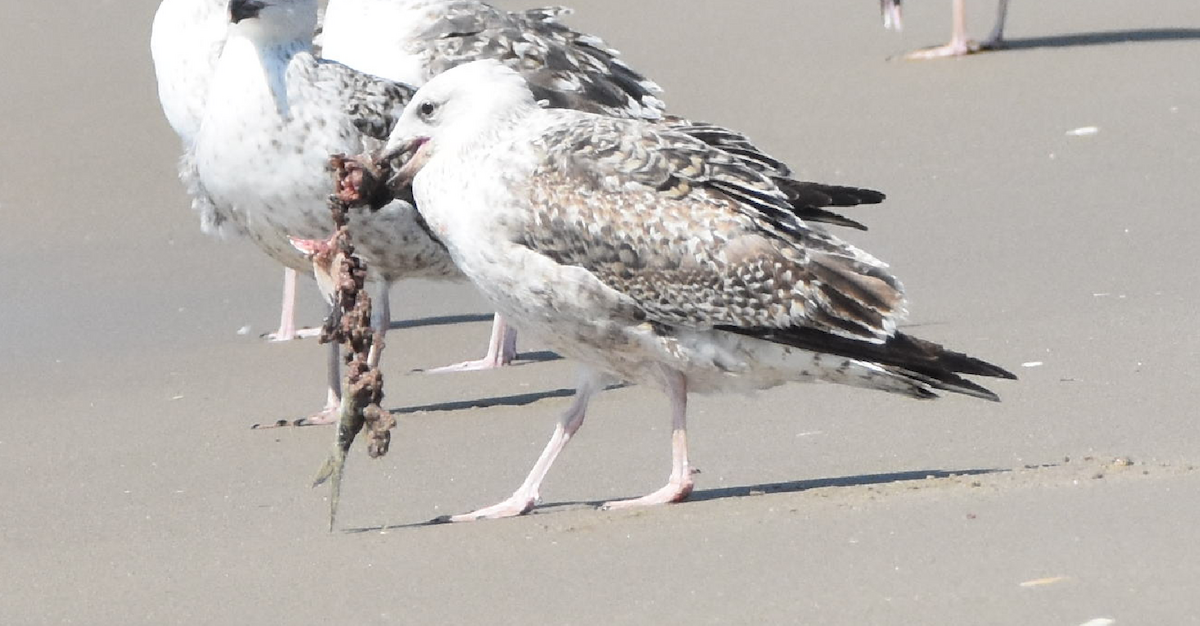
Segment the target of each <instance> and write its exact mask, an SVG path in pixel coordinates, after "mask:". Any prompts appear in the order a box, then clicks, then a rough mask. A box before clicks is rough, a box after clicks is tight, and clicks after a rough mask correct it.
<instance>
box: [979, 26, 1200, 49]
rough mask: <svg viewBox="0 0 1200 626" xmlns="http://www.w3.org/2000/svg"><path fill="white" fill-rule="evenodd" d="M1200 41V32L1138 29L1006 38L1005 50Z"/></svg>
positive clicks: (1178, 29)
mask: <svg viewBox="0 0 1200 626" xmlns="http://www.w3.org/2000/svg"><path fill="white" fill-rule="evenodd" d="M1198 39H1200V29H1196V28H1137V29H1131V30H1109V31H1100V32H1094V33H1072V34H1067V35H1048V36H1045V37H1017V38H1013V39H1008V38H1006V39H1005V40H1004V46H1003V47H1002V48H1000V50H1001V51H1003V50H1032V49H1034V48H1073V47H1078V46H1107V45H1112V44H1122V43H1153V42H1164V41H1188V40H1198Z"/></svg>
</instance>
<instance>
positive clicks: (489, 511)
mask: <svg viewBox="0 0 1200 626" xmlns="http://www.w3.org/2000/svg"><path fill="white" fill-rule="evenodd" d="M605 380H606V379H605V377H603V376H601V375H599V374H597V373H596V372H592V371H590V370H583V371H581V375H580V377H579V386H578V387H577V388H576V389H575V398H574V399H573V400H572V401H571V406H570V407H569V408H568V409H567V410H566V412H565V413H563V414H562V416H561V417H560V418H559V420H558V425H557V426H555V427H554V434H553V435H551V437H550V441H549V442H548V443H547V444H546V447H545V449H543V450H542V455H541V456H540V457H538V460H537V463H534V464H533V469H532V470H530V472H529V475H528V476H526V477H525V482H523V483H521V486H520V487H518V488H517V490H516V491H514V492H513V494H512V495H511V496H509V497H508V499H507V500H504V501H503V502H500V503H497V504H494V505H492V506H489V507H485V508H482V509H479V510H477V511H471V512H470V513H464V514H462V515H455V516H453V517H450V518H447V519H446V520H445V521H450V522H470V521H474V520H479V519H497V518H501V517H514V516H517V515H521V514H524V513H528V512H529V511H530V509H532V508H533V506H534V505H535V504H537V501H538V491H539V489H540V488H541V485H542V480H544V479H545V478H546V473H547V472H549V471H550V466H551V465H553V464H554V459H556V458H558V453H559V452H562V449H563V448H564V447H566V445H567V442H569V441H570V440H571V437H573V436H574V435H575V433H576V432H577V431H578V430H579V427H580V426H582V425H583V418H584V417H585V416H586V415H587V406H588V402H589V401H590V400H591V398H592V396H593V395H595V393H596V392H597V391H599V390H601V389H603V388H604V383H605Z"/></svg>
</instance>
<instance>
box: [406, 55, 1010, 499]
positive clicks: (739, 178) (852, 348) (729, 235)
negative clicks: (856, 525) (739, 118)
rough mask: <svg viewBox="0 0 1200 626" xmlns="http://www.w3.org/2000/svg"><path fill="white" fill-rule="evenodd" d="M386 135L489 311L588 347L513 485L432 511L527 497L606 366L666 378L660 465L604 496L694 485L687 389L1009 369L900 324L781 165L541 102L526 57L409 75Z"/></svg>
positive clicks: (927, 379) (577, 348)
mask: <svg viewBox="0 0 1200 626" xmlns="http://www.w3.org/2000/svg"><path fill="white" fill-rule="evenodd" d="M702 132H708V131H702ZM714 132H716V131H714ZM726 140H730V141H733V143H734V144H737V143H738V142H737V141H736V140H732V139H731V138H728V137H727V138H726ZM387 150H388V152H389V153H402V154H405V155H409V156H407V157H406V158H407V163H406V164H405V165H404V166H403V167H402V169H401V170H400V171H401V173H402V174H403V176H405V177H411V179H412V186H413V192H414V197H415V198H416V201H417V206H419V207H420V210H421V212H422V214H423V215H425V217H426V220H427V222H428V223H429V225H430V227H431V228H432V229H433V231H434V232H435V233H436V234H437V236H438V237H439V238H440V239H441V240H442V241H444V242H445V243H446V246H447V249H448V250H449V251H450V254H451V255H452V256H453V257H454V260H455V262H456V263H457V264H458V266H459V267H460V268H461V269H462V270H463V272H464V273H465V274H466V275H467V276H468V277H469V278H470V279H471V280H472V281H473V282H474V283H475V284H476V286H477V287H478V288H479V289H480V290H481V291H482V292H483V293H484V294H485V295H487V296H488V298H489V299H490V300H491V301H492V303H493V304H494V305H495V306H496V308H497V310H498V311H500V312H501V313H503V314H504V315H505V316H506V317H507V318H508V319H509V320H510V321H512V322H513V323H514V324H516V325H517V326H518V327H520V328H522V329H523V330H527V331H530V332H533V333H534V334H537V335H539V336H540V337H541V338H542V339H543V340H544V341H546V342H547V343H548V344H550V345H551V346H552V347H553V348H554V349H555V350H557V351H559V352H560V353H562V354H563V355H565V356H568V357H570V358H573V359H575V360H577V361H579V362H580V363H581V364H582V367H581V370H582V374H581V377H580V385H579V388H578V389H577V392H576V397H575V401H574V402H573V403H572V405H571V407H570V408H569V409H568V410H567V411H566V412H565V413H564V414H563V415H562V416H561V418H560V420H559V423H558V425H557V427H556V428H555V430H554V434H553V435H552V436H551V438H550V441H549V442H548V443H547V444H546V447H545V448H544V449H543V451H542V454H541V456H540V457H539V458H538V460H537V462H536V463H534V466H533V468H532V469H531V470H530V472H529V475H528V476H527V477H526V478H525V480H524V481H523V482H522V484H521V485H520V487H518V488H517V489H516V491H514V492H513V494H512V495H511V496H509V497H508V498H506V499H505V500H503V501H501V502H499V503H497V504H495V505H492V506H488V507H484V508H481V509H477V510H475V511H472V512H470V513H465V514H462V515H455V516H451V517H448V518H445V520H444V521H450V522H464V521H471V520H477V519H485V518H498V517H509V516H513V515H521V514H523V513H526V512H528V511H530V510H531V509H533V507H534V506H535V505H536V503H537V501H538V497H539V490H540V486H541V483H542V481H543V480H544V479H545V477H546V475H547V473H548V472H549V469H550V467H551V465H552V464H553V463H554V460H555V459H556V458H557V457H558V455H559V454H560V453H561V452H562V450H563V449H564V448H565V446H566V444H567V443H568V442H569V441H570V440H571V438H572V437H573V436H574V434H575V433H576V432H577V431H578V429H579V428H580V426H581V425H582V423H583V420H584V417H585V415H586V411H587V405H588V401H589V398H590V397H591V396H592V395H593V394H594V393H595V392H596V391H597V390H598V389H600V388H601V386H602V385H603V383H604V381H605V380H606V379H607V378H609V377H617V378H621V379H624V380H627V381H631V382H637V383H649V384H653V385H655V386H658V387H659V388H661V389H662V390H663V391H664V392H665V393H666V395H667V397H668V398H669V400H670V403H671V429H672V432H671V473H670V477H669V479H668V481H667V484H666V485H664V486H663V487H662V488H660V489H657V490H655V491H653V492H651V493H649V494H647V495H645V496H643V497H641V498H635V499H632V500H621V501H616V502H609V503H606V504H604V505H603V506H604V507H605V508H628V507H636V506H650V505H657V504H665V503H669V502H678V501H680V500H683V499H685V498H687V497H688V494H690V493H691V491H692V488H693V479H692V471H691V466H690V464H689V461H688V446H687V428H686V422H687V420H686V415H687V396H688V393H689V392H717V391H752V390H755V389H765V388H768V387H772V386H775V385H779V384H783V383H785V382H789V381H825V382H832V383H839V384H846V385H853V386H857V387H864V388H869V389H877V390H882V391H888V392H892V393H898V394H903V395H907V396H910V397H914V398H933V397H936V396H937V393H936V391H937V390H949V391H955V392H959V393H963V394H968V395H973V396H976V397H980V398H985V399H990V400H996V399H998V398H997V397H996V396H995V394H993V393H992V392H991V391H989V390H987V389H984V388H983V387H981V386H979V385H977V384H975V383H972V382H971V381H968V380H966V379H965V378H962V377H961V376H959V375H958V373H968V374H980V375H984V376H999V377H1009V378H1011V377H1012V375H1011V374H1009V373H1008V372H1006V371H1005V370H1003V369H1001V368H999V367H996V366H994V365H991V364H988V363H985V362H983V361H980V360H978V359H973V358H971V357H968V356H966V355H963V354H959V353H956V352H951V351H948V350H945V349H943V348H942V347H941V346H937V345H936V344H932V343H929V342H924V341H921V340H919V339H915V338H912V337H908V336H906V335H904V334H902V333H899V332H897V331H896V323H897V321H898V320H899V319H901V318H902V317H903V315H904V296H903V292H902V289H901V287H900V283H899V282H898V281H897V280H896V279H895V278H894V277H892V276H891V275H890V274H889V273H888V272H887V269H886V266H885V265H884V264H883V263H881V262H880V261H878V260H876V259H874V258H873V257H871V256H870V255H868V254H866V253H865V252H862V251H861V250H858V249H857V248H854V247H853V246H851V245H849V244H847V243H845V242H842V241H840V240H838V239H836V238H835V237H833V236H831V235H829V234H828V233H826V232H824V231H823V230H821V229H820V228H819V227H814V226H811V225H809V224H806V223H805V222H803V221H801V220H800V219H799V218H798V217H797V213H798V212H797V211H796V210H795V208H796V207H794V206H793V204H792V201H791V199H790V198H789V194H788V193H787V192H786V191H784V190H783V189H781V188H780V186H779V185H778V184H777V183H776V182H775V180H774V179H773V178H772V175H771V173H772V172H774V171H776V170H777V169H778V168H779V167H782V165H781V164H779V165H778V166H776V165H772V164H770V163H768V162H765V161H761V160H758V159H752V160H747V159H746V158H745V156H735V155H734V154H731V153H730V152H726V151H725V150H722V149H720V148H718V147H715V146H714V145H711V143H707V142H705V141H701V140H699V139H697V138H696V137H694V136H692V135H689V134H687V133H686V132H681V131H680V130H672V129H671V128H668V127H665V126H664V125H662V124H661V123H655V122H648V121H644V120H628V119H627V120H621V119H614V118H607V117H602V116H597V115H594V114H589V113H583V112H578V111H571V110H564V109H543V108H541V107H539V106H538V105H537V103H536V101H535V100H534V96H533V93H532V92H531V91H530V90H529V88H528V86H527V84H526V83H525V81H524V80H523V79H521V77H520V76H519V75H517V74H516V73H514V72H513V71H512V70H510V69H508V68H506V67H504V66H502V65H500V64H498V63H495V62H488V61H481V62H476V63H471V64H468V65H463V66H460V67H457V68H455V69H452V70H449V71H447V72H445V73H443V74H441V75H439V76H437V77H435V78H434V79H433V80H431V81H430V82H429V83H428V84H426V85H425V86H424V87H422V88H421V89H420V90H419V91H418V92H417V93H416V95H414V96H413V101H412V103H411V104H410V105H409V107H408V108H406V109H405V112H404V115H403V116H402V117H401V119H400V122H399V123H398V124H397V126H396V129H395V131H394V132H393V134H392V137H391V138H390V139H389V141H388V148H387ZM784 170H786V168H784Z"/></svg>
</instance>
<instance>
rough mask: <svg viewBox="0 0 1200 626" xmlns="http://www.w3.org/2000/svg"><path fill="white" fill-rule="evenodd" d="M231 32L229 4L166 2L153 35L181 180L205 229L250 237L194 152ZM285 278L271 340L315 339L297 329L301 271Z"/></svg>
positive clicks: (286, 272)
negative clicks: (219, 201)
mask: <svg viewBox="0 0 1200 626" xmlns="http://www.w3.org/2000/svg"><path fill="white" fill-rule="evenodd" d="M228 30H229V2H228V0H163V2H162V4H160V5H159V6H158V11H157V12H155V14H154V24H153V27H152V28H151V31H150V54H151V57H152V58H153V60H154V72H155V77H156V78H157V80H158V98H159V102H160V103H161V104H162V108H163V114H164V115H165V116H166V118H167V121H168V122H169V123H170V124H171V128H172V129H174V130H175V133H176V134H177V135H179V139H180V140H181V141H182V142H183V148H184V152H183V156H182V157H181V159H180V163H179V177H180V180H181V181H182V182H183V184H184V187H185V188H186V189H187V192H188V195H189V197H191V199H192V209H193V210H194V211H196V213H197V214H198V215H199V217H200V229H201V230H202V231H204V232H205V233H208V234H218V235H231V234H245V233H243V232H241V229H240V228H238V226H237V224H235V223H232V222H230V221H229V220H227V219H226V216H225V215H224V214H223V213H222V212H220V211H218V210H217V208H216V207H215V206H214V205H213V203H212V200H211V198H209V197H208V194H207V192H206V191H205V190H204V188H203V185H201V183H200V181H199V180H198V177H197V175H196V168H195V163H194V160H195V155H194V154H193V153H192V150H191V147H192V144H193V143H194V142H195V139H196V134H197V133H198V132H199V130H200V121H201V119H202V117H203V115H204V106H205V102H206V101H207V97H208V84H209V82H210V81H211V80H212V75H213V72H214V71H215V70H216V66H217V60H218V59H220V58H221V50H222V49H223V48H224V46H225V37H226V34H227V32H228ZM283 276H284V280H283V283H284V287H283V303H282V306H281V310H280V319H279V327H278V329H276V330H275V331H274V332H271V333H268V334H267V335H266V337H267V338H268V339H270V340H272V341H288V340H290V339H295V338H297V337H303V336H315V335H316V334H317V333H318V332H319V329H297V328H296V317H295V304H296V270H294V269H292V268H290V267H288V268H285V269H284V275H283Z"/></svg>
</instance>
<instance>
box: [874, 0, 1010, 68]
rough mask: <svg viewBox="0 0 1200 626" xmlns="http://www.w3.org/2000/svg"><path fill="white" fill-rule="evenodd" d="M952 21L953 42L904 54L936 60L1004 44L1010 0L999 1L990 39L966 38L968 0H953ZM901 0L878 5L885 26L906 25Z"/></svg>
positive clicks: (887, 0) (917, 58) (880, 1)
mask: <svg viewBox="0 0 1200 626" xmlns="http://www.w3.org/2000/svg"><path fill="white" fill-rule="evenodd" d="M952 1H953V5H952V9H951V12H952V21H953V22H954V30H953V32H952V33H951V35H950V43H947V44H945V45H942V46H936V47H933V48H925V49H922V50H916V51H914V52H910V53H908V54H906V55H905V58H907V59H916V60H921V59H937V58H941V57H955V56H964V55H968V54H974V53H976V52H979V51H981V50H996V49H998V48H1002V47H1004V21H1005V19H1006V18H1007V17H1008V0H997V2H999V4H998V5H997V8H996V25H995V26H993V27H992V33H991V34H990V35H988V38H987V39H985V40H983V41H980V42H977V41H974V40H972V39H969V38H967V15H966V6H965V5H966V0H952ZM900 2H901V0H879V8H880V10H881V11H882V12H883V25H884V27H885V28H894V29H896V30H900V28H901V27H902V26H903V25H904V21H903V19H902V9H901V6H900Z"/></svg>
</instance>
